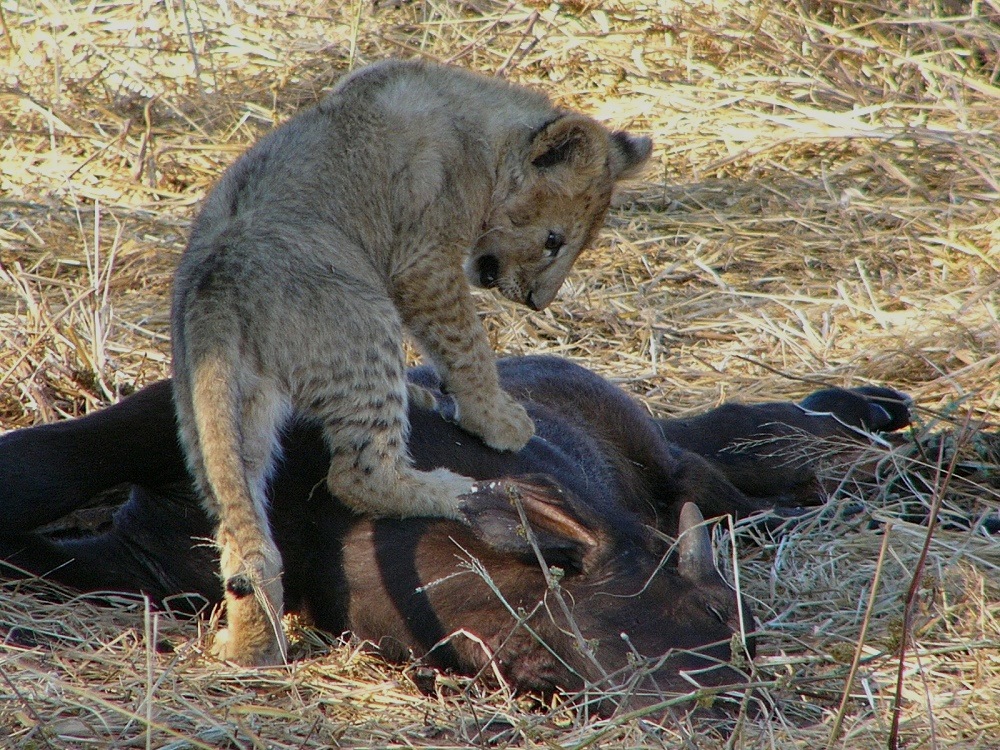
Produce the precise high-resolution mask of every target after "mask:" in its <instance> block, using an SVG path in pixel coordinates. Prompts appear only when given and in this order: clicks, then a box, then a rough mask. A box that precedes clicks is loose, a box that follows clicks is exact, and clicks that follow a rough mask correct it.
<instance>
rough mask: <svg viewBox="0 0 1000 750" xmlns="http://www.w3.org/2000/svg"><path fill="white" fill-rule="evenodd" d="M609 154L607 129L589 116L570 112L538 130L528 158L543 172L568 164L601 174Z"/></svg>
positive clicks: (574, 168) (579, 170)
mask: <svg viewBox="0 0 1000 750" xmlns="http://www.w3.org/2000/svg"><path fill="white" fill-rule="evenodd" d="M607 153H608V135H607V131H606V130H605V129H604V128H602V127H601V126H600V125H599V124H598V123H597V122H596V121H594V120H591V119H590V118H589V117H585V116H584V115H577V114H569V115H564V116H562V117H560V118H559V119H558V120H553V121H552V122H550V123H549V124H548V125H545V126H544V127H543V128H542V129H541V130H539V131H538V132H537V133H535V135H534V137H533V138H532V141H531V149H530V150H529V152H528V161H529V162H531V165H532V166H533V167H535V168H537V169H540V170H543V171H544V170H549V169H557V168H559V167H568V168H569V169H572V170H573V171H574V172H594V173H597V172H598V170H602V169H603V168H604V163H605V160H606V159H607Z"/></svg>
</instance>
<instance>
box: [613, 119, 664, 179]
mask: <svg viewBox="0 0 1000 750" xmlns="http://www.w3.org/2000/svg"><path fill="white" fill-rule="evenodd" d="M651 153H653V141H652V139H650V138H647V137H646V136H644V135H632V134H631V133H626V132H625V131H624V130H616V131H615V132H614V133H612V134H611V153H610V155H609V162H610V164H611V177H612V178H613V179H615V180H623V179H626V178H628V177H634V176H635V174H636V173H637V172H638V171H639V170H640V169H641V168H642V165H643V164H645V163H646V161H647V160H648V159H649V155H650V154H651Z"/></svg>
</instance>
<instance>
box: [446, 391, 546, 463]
mask: <svg viewBox="0 0 1000 750" xmlns="http://www.w3.org/2000/svg"><path fill="white" fill-rule="evenodd" d="M458 408H459V411H458V423H459V424H460V425H461V426H462V428H463V429H465V430H468V431H469V432H471V433H473V434H474V435H478V436H479V437H480V438H482V440H483V442H484V443H486V444H487V445H488V446H490V447H491V448H494V449H495V450H499V451H519V450H521V449H522V448H523V447H524V446H525V445H526V444H527V442H528V441H529V440H531V437H532V436H533V435H534V434H535V423H534V422H532V421H531V417H529V416H528V412H527V411H525V409H524V407H523V406H521V404H519V403H518V402H517V401H515V400H514V399H513V398H511V397H510V396H509V395H508V394H507V393H505V392H504V391H500V392H499V394H498V396H497V397H496V398H493V399H481V398H477V399H475V400H473V401H471V402H468V401H460V402H459V407H458Z"/></svg>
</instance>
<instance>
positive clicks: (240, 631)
mask: <svg viewBox="0 0 1000 750" xmlns="http://www.w3.org/2000/svg"><path fill="white" fill-rule="evenodd" d="M219 536H220V538H219V546H220V549H221V563H222V565H221V567H222V575H223V579H224V580H225V598H226V627H225V628H222V629H221V630H219V631H218V632H217V633H216V634H215V641H214V643H213V644H212V653H213V654H214V655H215V656H216V657H217V658H219V659H222V660H223V661H231V662H235V663H236V664H241V665H244V666H258V667H266V666H274V665H279V664H284V663H285V662H286V661H287V660H288V644H287V641H286V639H285V633H284V629H283V628H282V625H281V607H282V602H283V601H284V591H283V588H282V584H281V560H280V557H279V558H278V559H277V560H275V559H273V558H272V559H266V558H264V559H258V560H253V559H249V558H244V557H242V556H240V554H239V552H238V551H237V550H236V548H235V545H233V544H231V542H230V541H228V540H227V538H226V537H227V536H228V535H225V534H224V532H221V531H220V535H219ZM276 551H277V550H275V552H276Z"/></svg>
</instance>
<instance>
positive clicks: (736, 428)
mask: <svg viewBox="0 0 1000 750" xmlns="http://www.w3.org/2000/svg"><path fill="white" fill-rule="evenodd" d="M908 404H909V399H908V398H907V397H906V396H905V395H903V394H901V393H899V392H897V391H894V390H891V389H888V388H877V387H871V386H868V387H862V388H855V389H850V390H847V389H843V388H831V389H826V390H822V391H817V392H815V393H813V394H812V395H810V396H808V397H807V398H805V399H804V400H803V401H802V402H800V403H798V404H795V403H788V402H782V403H770V404H756V405H744V404H723V405H722V406H720V407H718V408H717V409H713V410H712V411H710V412H706V413H705V414H701V415H698V416H695V417H691V418H688V419H658V420H655V422H656V424H657V425H658V426H659V428H660V431H661V432H662V433H663V435H664V437H666V438H667V440H669V441H670V442H672V443H674V444H675V445H678V446H681V447H682V448H684V449H686V450H688V451H692V452H693V453H697V454H698V455H700V456H703V457H704V458H706V459H708V461H710V462H711V464H712V465H713V466H715V467H716V468H717V469H718V470H719V471H721V472H722V474H724V475H725V477H726V478H727V479H728V480H729V481H730V482H732V483H733V484H734V485H735V486H736V487H738V488H739V489H740V490H742V491H743V492H745V493H747V494H748V495H752V496H754V497H781V496H785V497H788V498H789V499H792V500H797V501H798V502H802V503H803V504H808V503H809V500H810V499H811V500H812V502H815V497H816V490H817V488H816V486H815V484H814V480H815V476H814V467H813V466H812V465H811V463H810V462H809V461H808V460H807V459H806V458H804V457H803V458H793V457H790V455H789V452H788V450H787V448H788V447H789V444H790V441H791V440H794V439H796V436H798V438H799V442H802V440H801V436H802V434H806V435H812V436H815V437H817V438H836V439H838V440H840V441H841V442H843V440H844V439H849V440H860V439H861V433H860V431H861V430H864V431H868V432H891V431H894V430H898V429H901V428H903V427H905V426H906V425H907V424H909V411H908ZM746 441H754V443H755V445H753V446H747V447H744V448H742V449H739V448H738V446H739V443H741V442H746ZM758 441H760V442H758ZM781 448H785V449H786V450H781Z"/></svg>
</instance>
